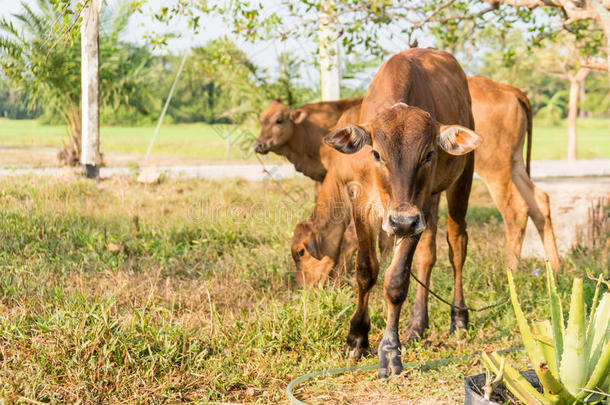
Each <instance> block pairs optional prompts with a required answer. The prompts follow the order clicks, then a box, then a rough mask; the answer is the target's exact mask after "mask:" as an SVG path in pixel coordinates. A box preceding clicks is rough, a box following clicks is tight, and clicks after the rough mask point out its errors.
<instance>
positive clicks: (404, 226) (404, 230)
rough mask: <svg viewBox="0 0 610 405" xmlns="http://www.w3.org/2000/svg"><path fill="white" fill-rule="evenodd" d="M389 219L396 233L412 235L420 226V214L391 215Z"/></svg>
mask: <svg viewBox="0 0 610 405" xmlns="http://www.w3.org/2000/svg"><path fill="white" fill-rule="evenodd" d="M389 220H390V221H389V222H390V226H391V227H392V230H393V231H394V234H395V235H404V236H407V235H412V234H414V233H415V231H416V230H417V229H418V228H419V215H414V216H412V217H403V216H400V215H390V218H389Z"/></svg>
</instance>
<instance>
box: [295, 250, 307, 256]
mask: <svg viewBox="0 0 610 405" xmlns="http://www.w3.org/2000/svg"><path fill="white" fill-rule="evenodd" d="M297 255H298V256H299V257H303V256H305V249H301V250H299V251H298V252H297Z"/></svg>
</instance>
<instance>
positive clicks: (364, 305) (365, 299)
mask: <svg viewBox="0 0 610 405" xmlns="http://www.w3.org/2000/svg"><path fill="white" fill-rule="evenodd" d="M354 222H355V225H356V234H357V236H358V255H357V258H356V284H357V286H358V299H357V301H356V310H355V311H354V315H352V319H351V321H350V328H349V334H348V335H347V345H348V347H349V348H350V349H351V351H350V358H352V359H354V360H358V359H360V357H362V355H363V354H364V353H365V352H366V351H367V350H368V348H369V330H370V329H371V319H370V317H369V308H368V306H369V293H370V291H371V288H373V286H374V285H375V282H376V281H377V275H378V273H379V263H378V262H377V257H376V252H375V235H374V232H373V230H372V229H371V227H370V226H368V225H367V224H366V222H365V220H364V219H363V218H360V217H355V218H354Z"/></svg>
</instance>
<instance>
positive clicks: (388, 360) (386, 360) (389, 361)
mask: <svg viewBox="0 0 610 405" xmlns="http://www.w3.org/2000/svg"><path fill="white" fill-rule="evenodd" d="M377 352H378V354H379V378H388V377H390V376H393V375H399V374H400V373H402V362H401V361H400V342H399V341H398V338H387V337H384V338H383V339H382V340H381V343H379V349H378V350H377Z"/></svg>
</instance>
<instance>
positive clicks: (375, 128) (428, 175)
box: [325, 103, 481, 237]
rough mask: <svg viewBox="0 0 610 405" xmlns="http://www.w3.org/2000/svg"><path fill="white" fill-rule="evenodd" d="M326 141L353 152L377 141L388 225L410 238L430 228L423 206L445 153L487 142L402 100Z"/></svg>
mask: <svg viewBox="0 0 610 405" xmlns="http://www.w3.org/2000/svg"><path fill="white" fill-rule="evenodd" d="M325 142H326V143H327V144H328V145H330V146H332V147H333V148H335V149H337V150H338V151H340V152H343V153H348V154H349V153H355V152H357V151H359V150H360V149H362V148H363V147H364V146H365V145H370V146H372V149H371V153H372V154H373V156H374V158H375V165H374V173H375V180H376V184H377V188H378V190H379V195H380V198H381V201H382V204H383V206H384V209H385V213H384V218H383V224H382V227H383V230H384V231H386V232H387V233H388V234H390V235H396V236H398V237H406V236H415V235H419V234H420V233H421V232H423V231H424V229H426V219H425V217H424V212H423V206H424V203H425V202H426V201H427V200H428V198H429V197H430V193H431V187H432V184H433V182H434V179H435V178H434V176H435V175H436V173H435V172H436V166H437V160H438V155H439V153H442V152H441V151H443V152H446V153H449V154H451V155H456V156H459V155H464V154H466V153H468V152H470V151H472V150H473V149H475V148H476V147H477V146H478V145H479V144H480V143H481V137H480V136H479V135H477V134H476V133H474V132H473V131H472V130H470V129H468V128H465V127H462V126H460V125H441V124H439V123H438V122H436V121H435V120H434V119H433V118H432V116H431V115H430V114H429V113H427V112H426V111H424V110H422V109H420V108H417V107H412V106H408V105H406V104H404V103H398V104H395V105H394V106H392V107H391V108H389V109H386V110H383V111H382V112H380V113H379V114H378V115H377V116H376V117H375V118H374V119H373V120H372V121H370V122H367V123H365V124H362V125H349V126H346V127H343V128H339V129H337V130H336V131H334V132H332V133H330V134H329V135H328V136H327V137H326V138H325ZM438 175H440V176H442V175H446V174H445V173H439V174H438Z"/></svg>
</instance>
